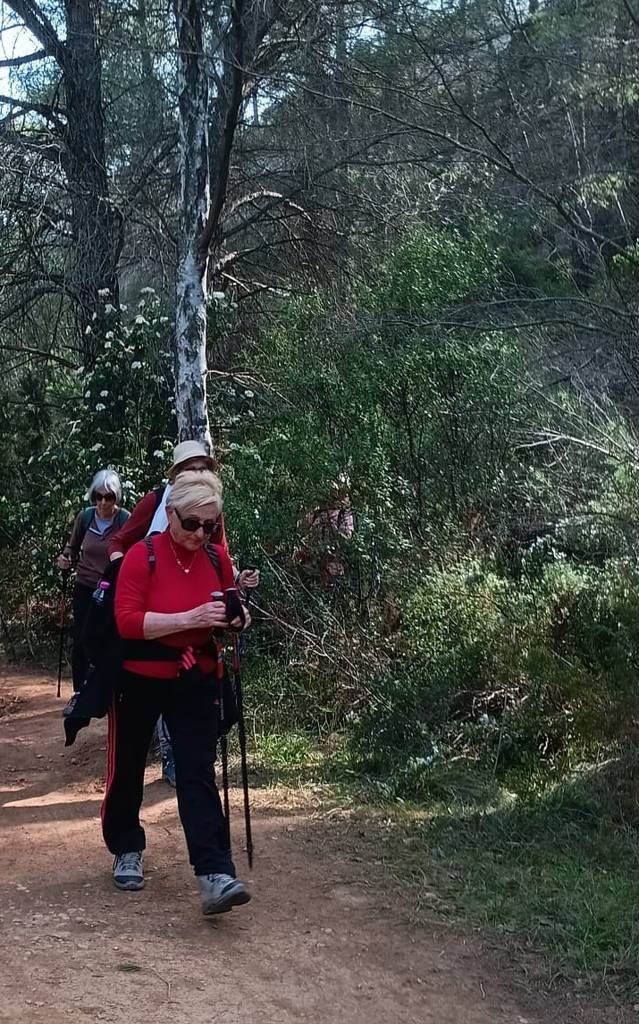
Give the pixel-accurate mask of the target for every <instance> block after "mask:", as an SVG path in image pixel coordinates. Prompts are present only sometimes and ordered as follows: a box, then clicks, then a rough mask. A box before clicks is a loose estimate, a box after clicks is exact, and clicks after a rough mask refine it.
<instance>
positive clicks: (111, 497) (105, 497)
mask: <svg viewBox="0 0 639 1024" xmlns="http://www.w3.org/2000/svg"><path fill="white" fill-rule="evenodd" d="M95 500H96V501H115V494H103V493H102V492H101V491H96V492H95Z"/></svg>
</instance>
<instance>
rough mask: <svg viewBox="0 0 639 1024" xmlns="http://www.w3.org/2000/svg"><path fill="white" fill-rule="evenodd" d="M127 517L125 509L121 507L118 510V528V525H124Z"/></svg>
mask: <svg viewBox="0 0 639 1024" xmlns="http://www.w3.org/2000/svg"><path fill="white" fill-rule="evenodd" d="M128 518H129V516H128V514H127V511H126V509H124V508H121V509H120V511H119V512H118V530H119V529H120V527H122V526H124V524H125V523H126V521H127V519H128Z"/></svg>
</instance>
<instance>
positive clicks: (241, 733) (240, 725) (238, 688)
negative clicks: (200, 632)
mask: <svg viewBox="0 0 639 1024" xmlns="http://www.w3.org/2000/svg"><path fill="white" fill-rule="evenodd" d="M232 664H233V675H234V677H235V699H236V701H237V733H238V738H239V741H240V760H241V764H242V790H243V793H244V827H245V830H246V855H247V858H248V865H249V868H251V869H252V868H253V833H252V830H251V804H250V801H249V784H248V768H247V764H246V729H245V726H244V701H243V698H242V676H241V673H240V638H239V636H238V635H237V633H234V634H233V663H232Z"/></svg>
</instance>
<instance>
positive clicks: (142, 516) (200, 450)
mask: <svg viewBox="0 0 639 1024" xmlns="http://www.w3.org/2000/svg"><path fill="white" fill-rule="evenodd" d="M216 468H217V467H216V464H215V461H214V459H212V458H211V456H210V455H209V453H208V451H207V450H206V448H205V446H204V445H203V444H201V443H200V442H199V441H181V442H180V444H177V445H176V446H175V448H174V450H173V462H172V464H171V467H170V469H169V471H168V474H167V477H168V484H166V485H165V486H160V487H157V488H155V490H153V491H148V492H147V493H146V494H145V495H144V496H143V497H142V498H140V500H139V501H138V503H137V505H136V506H135V507H134V509H133V511H132V513H131V516H130V518H129V519H127V521H126V523H125V524H124V525H123V526H122V528H121V529H119V530H118V531H117V532H115V533H114V534H113V535H112V536H111V538H110V541H109V545H108V548H107V550H108V556H109V559H110V560H111V561H112V562H115V561H117V560H118V559H121V558H122V557H123V556H124V554H125V553H126V552H127V551H128V550H129V548H130V547H131V546H132V545H133V544H135V543H136V542H137V541H139V540H143V538H144V537H148V536H150V535H151V534H154V533H163V532H164V531H165V530H166V529H167V527H168V525H169V519H168V514H167V501H168V500H169V498H170V495H171V490H172V488H173V486H174V485H175V483H176V481H177V480H178V478H179V477H180V474H182V473H185V472H187V471H191V470H192V471H196V472H199V473H203V472H206V471H209V472H212V473H215V470H216ZM220 486H221V483H220ZM209 540H210V541H211V542H212V543H214V544H219V545H220V546H221V547H222V548H223V549H224V551H225V552H226V554H227V555H228V554H229V549H228V544H227V540H226V534H225V532H224V517H223V516H222V515H220V516H219V519H218V520H217V523H216V529H215V531H214V533H213V534H212V536H211V537H210V538H209ZM233 573H234V578H235V585H236V586H237V587H239V588H241V589H245V588H248V589H252V588H254V587H257V586H258V584H259V581H260V575H259V572H258V571H257V570H245V571H244V572H241V573H240V572H237V570H235V569H233ZM155 736H156V742H157V746H158V747H159V751H160V757H161V759H162V778H163V780H164V781H165V782H168V784H169V785H170V786H175V760H174V757H173V750H172V748H171V741H170V738H169V736H168V733H167V730H166V728H165V725H164V722H163V721H162V719H159V720H158V723H157V728H156V731H155Z"/></svg>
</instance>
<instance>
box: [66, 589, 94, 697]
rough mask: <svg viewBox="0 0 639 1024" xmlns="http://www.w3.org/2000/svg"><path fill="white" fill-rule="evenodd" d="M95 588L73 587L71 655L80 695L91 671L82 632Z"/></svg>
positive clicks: (74, 682)
mask: <svg viewBox="0 0 639 1024" xmlns="http://www.w3.org/2000/svg"><path fill="white" fill-rule="evenodd" d="M93 590H94V588H93V587H87V586H85V585H84V584H83V583H76V584H75V586H74V587H73V653H72V655H71V675H72V677H73V689H74V692H75V693H78V692H79V691H80V690H81V689H82V687H83V685H84V682H85V680H86V677H87V671H88V669H89V659H88V657H87V653H86V650H85V647H84V643H83V642H82V630H83V629H84V621H85V619H86V617H87V612H88V611H89V607H90V605H91V595H92V594H93Z"/></svg>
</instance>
